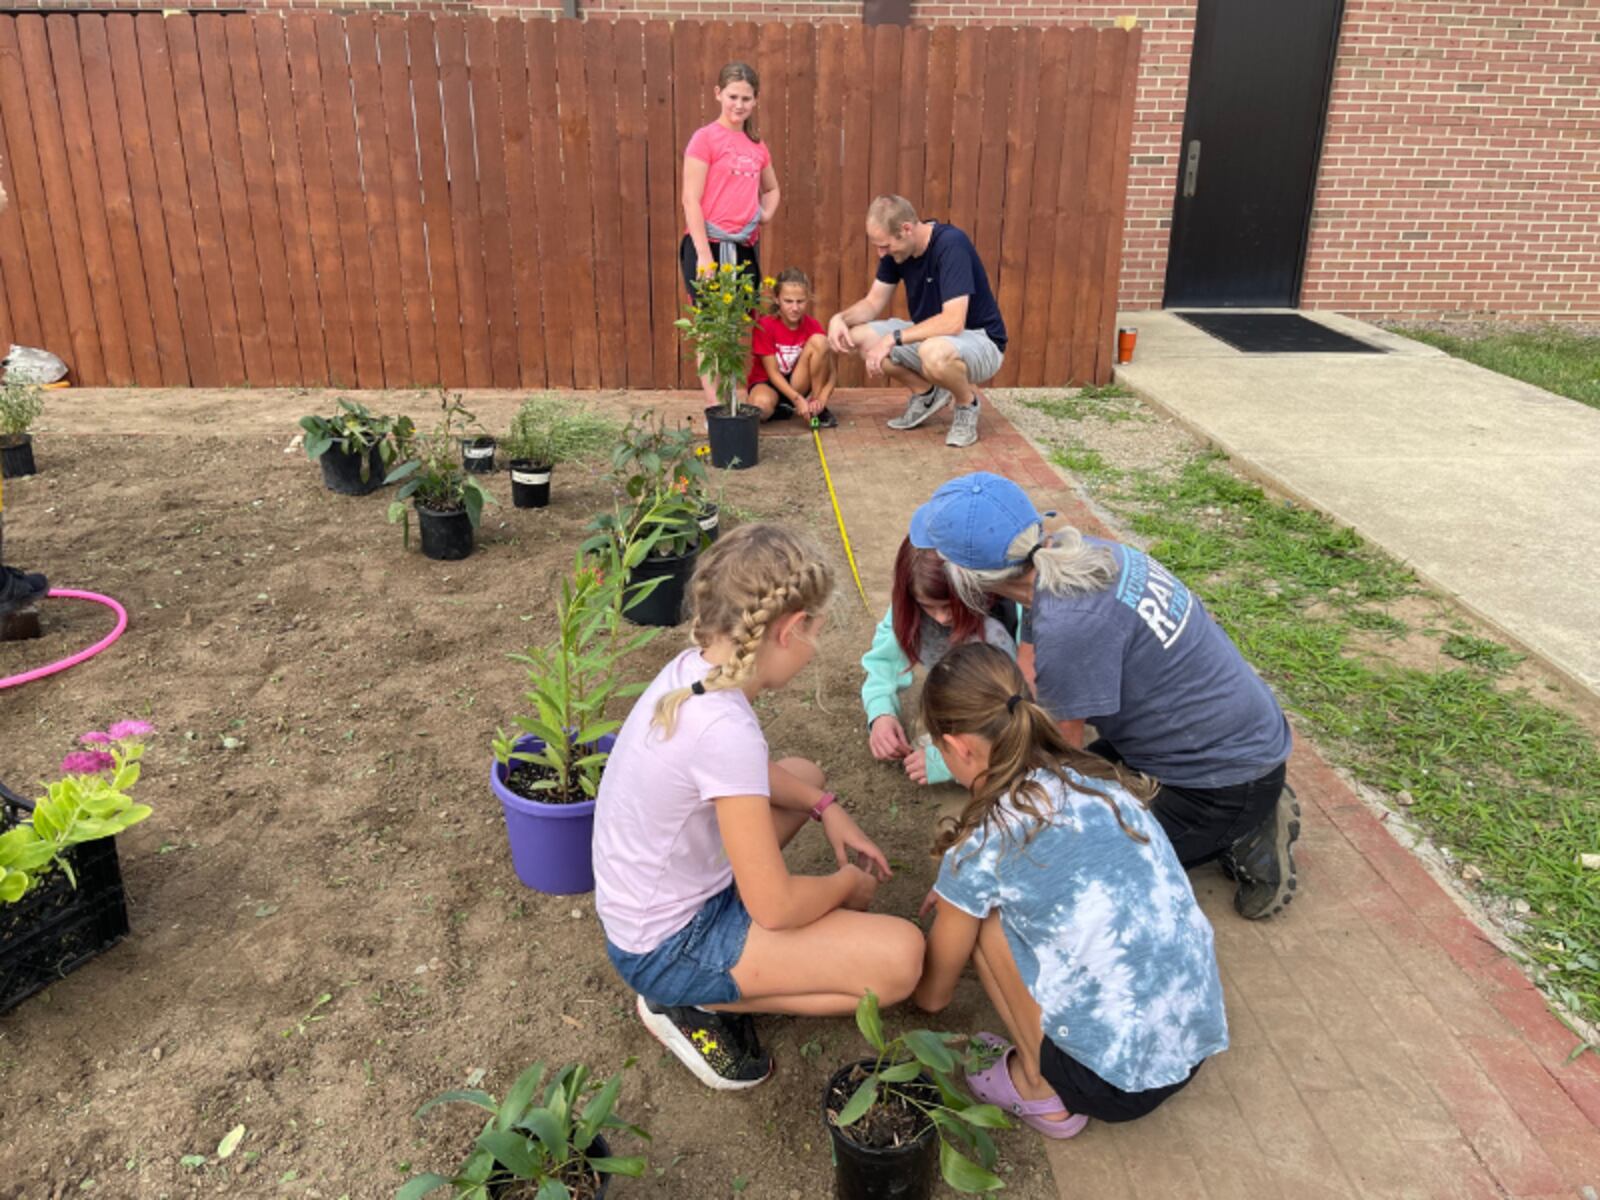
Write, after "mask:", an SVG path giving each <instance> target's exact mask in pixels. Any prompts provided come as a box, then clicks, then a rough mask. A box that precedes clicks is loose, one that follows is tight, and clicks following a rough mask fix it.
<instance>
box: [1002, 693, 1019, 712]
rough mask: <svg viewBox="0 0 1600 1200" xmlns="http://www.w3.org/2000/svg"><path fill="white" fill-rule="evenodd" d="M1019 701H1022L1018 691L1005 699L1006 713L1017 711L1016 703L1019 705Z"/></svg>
mask: <svg viewBox="0 0 1600 1200" xmlns="http://www.w3.org/2000/svg"><path fill="white" fill-rule="evenodd" d="M1021 703H1022V696H1021V694H1020V693H1019V694H1017V695H1015V696H1012V697H1011V699H1009V700H1007V701H1006V711H1007V712H1008V713H1014V712H1016V711H1017V705H1019V704H1021Z"/></svg>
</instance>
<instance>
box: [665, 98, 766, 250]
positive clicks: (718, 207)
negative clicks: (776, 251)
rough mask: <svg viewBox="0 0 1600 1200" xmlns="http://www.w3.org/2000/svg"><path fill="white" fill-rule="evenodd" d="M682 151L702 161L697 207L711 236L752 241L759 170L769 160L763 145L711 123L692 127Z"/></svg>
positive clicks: (757, 227) (757, 232) (756, 232)
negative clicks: (703, 183)
mask: <svg viewBox="0 0 1600 1200" xmlns="http://www.w3.org/2000/svg"><path fill="white" fill-rule="evenodd" d="M683 153H684V156H685V157H687V158H698V159H699V160H700V161H701V162H703V163H705V164H706V187H705V191H704V192H703V193H701V196H700V211H701V212H702V213H704V214H705V218H706V231H707V232H708V233H710V234H711V237H712V239H713V240H715V241H727V240H732V241H737V242H747V243H748V244H750V245H754V244H755V243H756V241H757V240H758V239H759V238H760V236H761V172H762V171H764V170H766V168H767V166H768V164H770V163H771V162H772V152H771V151H770V150H768V149H767V147H766V144H765V143H763V142H752V141H751V140H750V139H749V138H748V137H747V136H745V133H744V131H743V130H742V129H729V128H728V127H727V126H726V125H723V124H721V123H720V122H717V121H713V122H712V123H711V124H710V125H706V126H703V127H701V128H700V129H697V130H695V132H694V136H693V137H691V138H690V139H689V145H688V147H687V148H686V149H685V150H684V152H683ZM685 232H687V230H686V231H685ZM718 232H720V233H721V235H722V236H720V237H719V236H718Z"/></svg>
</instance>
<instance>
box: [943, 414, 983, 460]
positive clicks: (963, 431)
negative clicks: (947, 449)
mask: <svg viewBox="0 0 1600 1200" xmlns="http://www.w3.org/2000/svg"><path fill="white" fill-rule="evenodd" d="M977 440H978V406H977V405H976V404H968V405H965V406H964V407H961V408H958V409H956V411H955V412H954V413H952V414H951V415H950V433H949V436H947V437H946V438H945V439H944V444H945V445H946V446H955V447H957V448H958V449H960V448H964V447H967V446H970V445H972V444H973V443H974V442H976V441H977Z"/></svg>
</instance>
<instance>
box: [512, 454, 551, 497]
mask: <svg viewBox="0 0 1600 1200" xmlns="http://www.w3.org/2000/svg"><path fill="white" fill-rule="evenodd" d="M550 471H551V467H550V465H549V464H548V463H546V464H540V463H535V462H531V461H530V460H528V459H526V458H513V459H512V460H511V503H512V505H513V506H514V507H516V508H543V507H544V506H545V505H547V504H549V503H550Z"/></svg>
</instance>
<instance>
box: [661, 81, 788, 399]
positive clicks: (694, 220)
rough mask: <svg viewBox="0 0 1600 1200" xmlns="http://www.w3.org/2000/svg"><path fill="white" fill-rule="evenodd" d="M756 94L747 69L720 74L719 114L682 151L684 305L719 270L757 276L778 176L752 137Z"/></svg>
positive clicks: (757, 85) (712, 392) (757, 84)
mask: <svg viewBox="0 0 1600 1200" xmlns="http://www.w3.org/2000/svg"><path fill="white" fill-rule="evenodd" d="M760 94H761V80H760V78H759V77H758V76H757V75H756V73H755V71H754V69H752V68H751V67H749V66H748V65H746V64H745V63H742V62H731V63H729V64H728V65H727V66H725V67H723V68H722V70H721V72H720V73H719V74H718V75H717V86H716V90H715V95H716V97H717V103H718V104H719V105H720V106H721V109H722V111H721V113H720V115H719V116H718V117H717V119H716V120H715V121H713V122H711V124H709V125H705V126H702V127H701V128H699V129H697V130H695V132H694V136H693V137H691V138H690V139H689V145H688V146H687V147H686V148H685V149H684V152H683V219H684V227H685V232H684V235H683V241H682V242H681V243H680V244H679V247H678V259H679V264H680V265H681V266H682V268H683V282H684V286H685V287H687V288H688V289H689V294H690V296H691V298H692V297H693V295H694V284H695V280H696V279H697V278H699V276H701V275H703V274H704V273H705V272H707V271H709V270H712V269H714V268H715V267H716V266H718V265H719V264H721V263H733V264H738V263H748V264H749V266H750V275H751V277H752V278H757V279H759V278H760V277H761V266H760V263H759V262H758V261H757V258H756V242H757V241H759V240H760V238H761V226H762V225H764V224H766V223H767V222H768V221H770V220H772V215H773V214H774V213H775V212H777V211H778V176H777V175H776V174H775V173H774V172H773V169H772V152H771V151H770V150H768V149H767V147H766V146H765V144H763V143H762V141H761V134H760V133H759V132H758V131H757V130H756V120H755V111H756V99H757V97H758V96H759V95H760ZM700 386H701V387H702V388H703V389H704V390H705V394H706V403H707V404H717V403H719V402H720V401H719V398H718V396H717V393H716V389H715V388H714V387H712V385H711V377H710V376H709V375H702V376H701V377H700Z"/></svg>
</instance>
